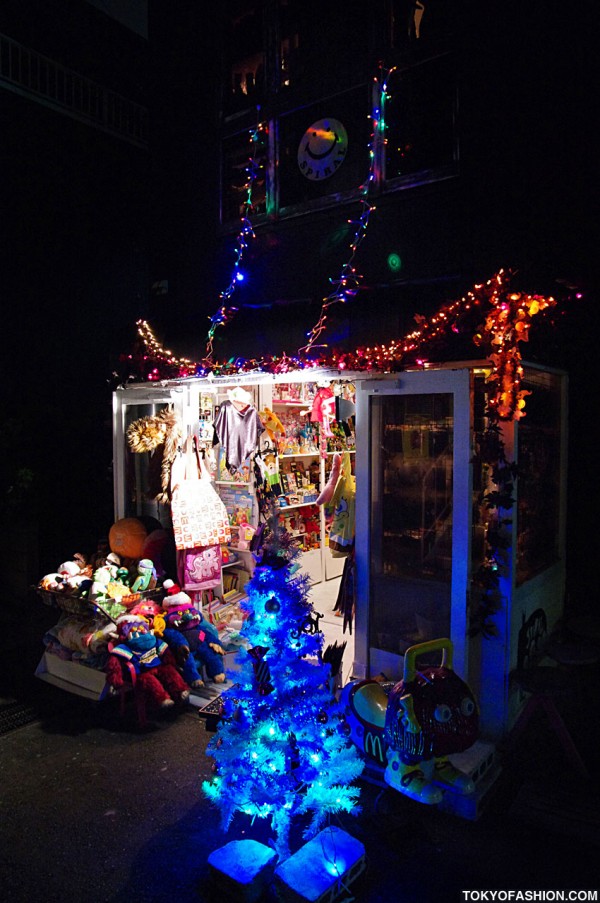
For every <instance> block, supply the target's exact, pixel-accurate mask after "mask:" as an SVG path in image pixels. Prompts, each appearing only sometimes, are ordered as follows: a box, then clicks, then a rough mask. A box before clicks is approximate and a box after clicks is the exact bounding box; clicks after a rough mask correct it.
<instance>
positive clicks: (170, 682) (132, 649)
mask: <svg viewBox="0 0 600 903" xmlns="http://www.w3.org/2000/svg"><path fill="white" fill-rule="evenodd" d="M117 630H118V637H119V640H120V642H119V643H118V644H117V645H116V646H113V647H112V649H111V650H110V655H109V657H108V663H107V665H106V682H107V684H108V686H109V688H110V690H109V692H111V693H113V694H114V693H117V692H118V691H119V690H121V689H122V688H123V687H124V686H126V683H127V681H126V675H127V672H129V678H130V680H131V684H132V686H135V687H136V689H137V690H140V689H141V690H142V694H143V697H144V700H145V701H146V702H147V701H150V702H152V703H154V704H155V705H157V706H158V707H159V708H161V709H165V708H169V707H171V706H173V705H175V703H176V702H186V701H187V699H188V698H189V695H190V691H189V688H188V687H187V686H186V684H185V682H184V680H183V678H182V677H181V675H180V673H179V671H178V670H177V668H176V667H175V661H174V659H173V656H172V653H171V652H170V650H169V647H168V645H167V643H166V642H165V641H164V640H162V639H158V638H157V637H155V636H154V634H153V633H152V632H151V630H150V625H149V624H148V622H147V621H146V620H145V618H141V617H139V615H123V616H122V617H120V618H119V619H118V620H117Z"/></svg>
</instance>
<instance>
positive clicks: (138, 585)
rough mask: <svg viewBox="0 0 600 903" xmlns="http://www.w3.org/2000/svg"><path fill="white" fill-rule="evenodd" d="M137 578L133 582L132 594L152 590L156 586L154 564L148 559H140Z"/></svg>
mask: <svg viewBox="0 0 600 903" xmlns="http://www.w3.org/2000/svg"><path fill="white" fill-rule="evenodd" d="M137 572H138V576H137V577H136V578H135V580H134V581H133V586H132V587H131V591H132V592H134V593H143V592H145V591H146V590H148V589H154V587H155V586H156V570H155V569H154V563H153V562H152V561H150V559H149V558H142V559H140V561H138V566H137Z"/></svg>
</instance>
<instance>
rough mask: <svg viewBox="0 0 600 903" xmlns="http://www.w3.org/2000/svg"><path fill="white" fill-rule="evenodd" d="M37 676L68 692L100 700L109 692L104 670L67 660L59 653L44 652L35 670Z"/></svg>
mask: <svg viewBox="0 0 600 903" xmlns="http://www.w3.org/2000/svg"><path fill="white" fill-rule="evenodd" d="M35 676H36V677H39V678H40V680H44V681H46V683H50V684H53V685H54V686H55V687H59V688H60V689H61V690H66V691H67V692H68V693H75V694H76V695H77V696H83V697H85V698H86V699H93V700H95V701H99V700H101V699H104V697H105V696H106V694H107V686H106V675H105V673H104V671H98V670H97V669H96V668H89V667H88V666H87V665H80V664H79V662H72V661H65V660H64V659H62V658H59V657H58V655H52V653H50V652H44V654H43V655H42V657H41V659H40V662H39V664H38V666H37V668H36V670H35Z"/></svg>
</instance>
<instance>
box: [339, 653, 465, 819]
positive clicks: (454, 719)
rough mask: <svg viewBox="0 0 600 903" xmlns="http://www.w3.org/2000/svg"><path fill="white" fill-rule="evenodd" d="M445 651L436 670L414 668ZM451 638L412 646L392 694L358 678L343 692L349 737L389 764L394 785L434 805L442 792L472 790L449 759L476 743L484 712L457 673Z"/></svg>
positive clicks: (387, 779) (388, 779) (386, 776)
mask: <svg viewBox="0 0 600 903" xmlns="http://www.w3.org/2000/svg"><path fill="white" fill-rule="evenodd" d="M440 650H443V658H442V664H441V666H439V667H434V666H431V665H425V666H423V667H422V668H421V669H420V670H418V671H417V669H416V658H417V656H418V655H424V654H427V653H430V652H437V651H440ZM451 651H452V644H451V642H450V640H448V639H440V640H431V641H430V642H427V643H420V644H418V645H416V646H411V647H410V648H409V649H407V650H406V653H405V657H404V678H403V680H401V681H399V682H398V683H397V684H396V685H395V686H394V687H393V689H392V690H391V692H390V694H389V697H388V695H387V694H386V692H385V690H384V689H383V687H382V686H381V684H380V683H378V682H377V681H374V680H361V681H356V682H354V683H350V684H347V685H346V686H345V687H344V689H343V691H342V701H343V702H344V703H345V705H346V716H347V720H348V724H349V726H350V734H351V737H352V740H353V741H354V742H355V743H356V745H357V746H358V747H359V748H360V749H362V750H363V752H365V753H366V754H367V755H368V756H371V757H373V758H374V759H376V760H377V761H378V762H379V763H380V764H381V765H384V766H385V771H384V775H383V777H384V780H385V782H386V783H387V784H389V785H390V787H394V788H395V789H396V790H399V791H400V793H404V794H406V796H410V797H411V798H412V799H415V800H417V801H418V802H421V803H427V804H429V805H435V804H437V803H439V802H440V801H441V799H442V792H443V791H445V790H448V791H453V792H455V793H459V794H461V795H467V794H469V793H473V792H474V790H475V785H474V784H473V781H472V780H471V779H470V777H469V776H468V775H466V774H464V773H463V772H461V771H459V770H458V769H457V768H455V767H454V766H453V765H452V764H451V762H450V760H449V759H448V756H450V755H452V754H453V753H459V752H464V750H466V749H468V748H469V747H470V746H472V745H473V743H474V742H475V740H476V739H477V734H478V730H479V714H478V710H477V705H476V702H475V699H474V697H473V694H472V692H471V690H470V689H469V687H468V686H467V685H466V683H465V682H464V681H463V680H461V678H460V677H459V676H458V675H457V674H456V673H455V672H454V671H453V670H452V662H451Z"/></svg>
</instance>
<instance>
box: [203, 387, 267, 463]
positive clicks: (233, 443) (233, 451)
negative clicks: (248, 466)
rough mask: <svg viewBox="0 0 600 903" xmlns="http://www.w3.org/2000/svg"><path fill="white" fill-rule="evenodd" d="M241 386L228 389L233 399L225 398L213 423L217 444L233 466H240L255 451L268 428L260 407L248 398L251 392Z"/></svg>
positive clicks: (227, 461)
mask: <svg viewBox="0 0 600 903" xmlns="http://www.w3.org/2000/svg"><path fill="white" fill-rule="evenodd" d="M238 389H239V387H236V389H233V390H231V391H230V392H229V393H228V394H229V397H230V400H229V401H224V402H223V404H222V405H221V407H220V409H219V413H218V414H217V417H216V419H215V422H214V424H213V425H214V429H215V444H217V443H218V444H219V445H221V446H222V447H223V448H224V449H225V460H226V463H227V467H228V468H229V469H230V470H237V468H239V467H241V465H242V464H243V463H244V461H245V460H246V459H247V458H248V457H249V456H250V455H251V454H253V453H254V452H255V451H256V449H257V448H258V441H259V439H260V436H261V434H262V433H263V432H264V429H265V428H264V426H263V425H262V423H261V419H260V417H259V416H258V411H257V410H256V408H255V407H254V405H253V404H251V403H248V401H247V399H248V398H250V399H251V397H252V396H251V395H250V393H249V392H246V390H245V389H240V390H239V391H238ZM242 393H244V394H243V395H242Z"/></svg>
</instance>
